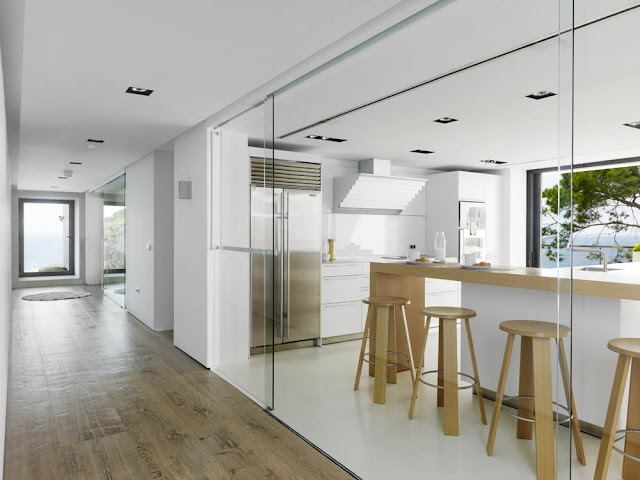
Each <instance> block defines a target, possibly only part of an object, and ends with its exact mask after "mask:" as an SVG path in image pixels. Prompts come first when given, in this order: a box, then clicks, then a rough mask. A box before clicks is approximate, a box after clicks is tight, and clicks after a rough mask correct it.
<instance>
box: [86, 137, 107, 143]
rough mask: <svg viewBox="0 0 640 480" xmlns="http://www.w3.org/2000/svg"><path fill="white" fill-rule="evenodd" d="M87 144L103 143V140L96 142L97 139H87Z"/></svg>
mask: <svg viewBox="0 0 640 480" xmlns="http://www.w3.org/2000/svg"><path fill="white" fill-rule="evenodd" d="M87 142H89V143H104V140H98V139H97V138H87Z"/></svg>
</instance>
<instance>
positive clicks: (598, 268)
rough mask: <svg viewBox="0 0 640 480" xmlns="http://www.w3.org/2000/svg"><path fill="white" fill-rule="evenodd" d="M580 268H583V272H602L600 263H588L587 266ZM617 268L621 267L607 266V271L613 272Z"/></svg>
mask: <svg viewBox="0 0 640 480" xmlns="http://www.w3.org/2000/svg"><path fill="white" fill-rule="evenodd" d="M580 270H584V271H585V272H604V268H603V267H602V265H589V266H587V267H581V268H580ZM617 270H622V268H611V267H609V268H607V272H615V271H617Z"/></svg>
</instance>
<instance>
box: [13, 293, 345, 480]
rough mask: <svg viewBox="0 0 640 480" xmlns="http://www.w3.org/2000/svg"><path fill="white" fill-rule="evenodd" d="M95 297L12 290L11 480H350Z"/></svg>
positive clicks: (165, 340) (166, 338)
mask: <svg viewBox="0 0 640 480" xmlns="http://www.w3.org/2000/svg"><path fill="white" fill-rule="evenodd" d="M75 288H78V287H69V288H64V290H68V289H75ZM86 289H87V290H90V291H91V292H92V293H93V296H91V297H88V298H85V299H80V300H66V301H58V302H26V301H23V300H21V298H20V297H21V296H22V295H24V294H25V293H27V292H28V293H34V292H36V291H46V290H47V289H31V290H15V291H14V297H13V326H12V332H11V351H10V374H9V399H8V402H9V403H8V413H7V433H6V447H5V465H4V478H5V479H6V480H18V479H29V480H36V479H47V480H52V479H93V478H106V479H135V480H140V479H146V478H173V479H180V480H182V479H198V480H201V479H225V478H234V479H251V480H255V479H267V478H268V479H315V478H336V479H347V478H351V477H350V476H349V475H348V474H347V473H345V472H344V471H343V470H341V469H340V468H339V467H337V466H336V465H335V464H333V463H332V462H331V461H329V460H328V459H327V458H325V457H324V456H322V455H321V454H320V453H318V452H317V451H315V450H314V449H313V448H312V447H310V446H309V445H307V444H306V443H305V442H304V441H302V440H301V439H299V438H298V437H297V436H295V435H294V434H293V433H291V432H290V431H289V430H287V429H286V428H285V427H283V426H282V425H280V424H279V423H278V422H276V421H275V420H273V419H272V418H271V417H270V416H268V415H267V414H266V413H265V412H264V411H263V410H262V409H261V408H260V407H258V406H257V405H256V404H254V403H253V402H252V401H250V400H249V399H247V398H246V397H244V396H243V395H242V394H241V393H239V392H238V391H237V390H235V389H234V388H233V387H231V386H230V385H229V384H227V383H226V382H224V381H223V380H221V379H220V378H219V377H217V376H216V375H214V374H213V373H211V372H210V371H209V370H207V369H205V368H203V367H202V366H201V365H200V364H198V363H197V362H195V361H193V360H192V359H191V358H190V357H188V356H187V355H185V354H183V353H182V352H181V351H180V350H178V349H177V348H175V347H174V346H173V345H172V342H171V339H170V335H166V334H164V335H163V334H157V333H154V332H152V331H151V330H149V329H148V328H147V327H145V326H144V325H143V324H142V323H140V322H139V321H137V320H136V319H135V318H133V317H131V316H130V315H128V314H126V312H124V310H122V309H120V307H118V306H117V305H116V304H115V303H113V302H112V301H111V300H109V299H107V298H104V297H103V296H102V295H101V294H100V292H99V290H97V289H95V288H88V287H86ZM49 290H61V288H60V287H58V288H56V289H49Z"/></svg>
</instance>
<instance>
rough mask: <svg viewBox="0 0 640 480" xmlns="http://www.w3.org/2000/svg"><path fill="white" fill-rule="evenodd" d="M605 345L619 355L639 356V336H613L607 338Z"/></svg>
mask: <svg viewBox="0 0 640 480" xmlns="http://www.w3.org/2000/svg"><path fill="white" fill-rule="evenodd" d="M607 347H608V348H609V350H613V351H614V352H616V353H619V354H621V355H626V356H627V357H632V358H640V338H614V339H613V340H609V343H608V344H607Z"/></svg>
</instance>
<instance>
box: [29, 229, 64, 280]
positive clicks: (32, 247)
mask: <svg viewBox="0 0 640 480" xmlns="http://www.w3.org/2000/svg"><path fill="white" fill-rule="evenodd" d="M63 248H64V246H63V242H62V239H61V238H60V235H55V236H52V235H33V234H32V235H28V236H25V240H24V270H25V272H34V271H36V272H37V271H38V270H39V269H42V268H46V267H51V266H62V265H63V262H64V257H63Z"/></svg>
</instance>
